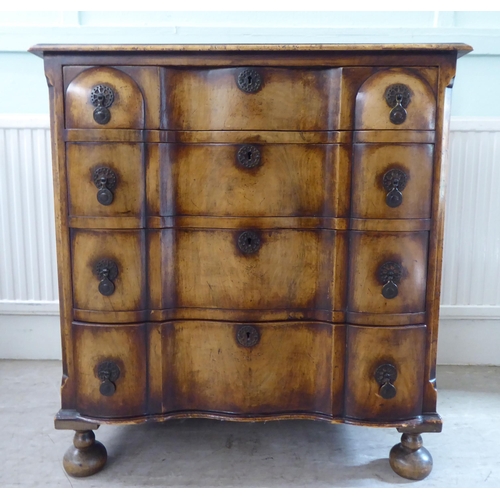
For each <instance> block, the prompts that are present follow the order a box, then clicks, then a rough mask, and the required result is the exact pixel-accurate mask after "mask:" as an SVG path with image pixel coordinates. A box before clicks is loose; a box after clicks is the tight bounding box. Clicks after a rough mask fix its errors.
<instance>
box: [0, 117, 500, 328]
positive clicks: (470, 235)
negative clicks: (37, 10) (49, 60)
mask: <svg viewBox="0 0 500 500" xmlns="http://www.w3.org/2000/svg"><path fill="white" fill-rule="evenodd" d="M52 193H53V190H52V170H51V163H50V136H49V125H48V118H47V117H46V116H40V115H0V314H10V315H12V314H22V315H25V314H37V315H38V314H54V315H57V313H58V308H57V277H56V259H55V236H54V214H53V202H52V196H53V194H52ZM441 303H442V317H443V318H478V319H493V318H500V119H480V118H467V119H463V118H460V119H454V120H452V133H451V139H450V169H449V183H448V192H447V213H446V224H445V249H444V268H443V292H442V297H441Z"/></svg>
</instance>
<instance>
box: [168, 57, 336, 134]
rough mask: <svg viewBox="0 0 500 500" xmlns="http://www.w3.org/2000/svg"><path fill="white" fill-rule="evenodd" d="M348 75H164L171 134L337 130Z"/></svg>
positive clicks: (196, 71)
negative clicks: (342, 79)
mask: <svg viewBox="0 0 500 500" xmlns="http://www.w3.org/2000/svg"><path fill="white" fill-rule="evenodd" d="M341 75H342V70H341V69H339V68H334V69H332V68H329V69H304V68H297V69H287V68H268V67H266V68H262V67H255V68H254V67H237V68H221V69H213V68H209V69H204V68H193V69H189V70H187V69H186V70H184V69H173V68H168V69H165V70H164V88H163V95H164V98H165V114H164V121H163V123H162V128H165V129H169V130H309V131H311V130H337V129H339V128H340V127H339V115H340V113H339V103H340V89H341V84H340V82H341Z"/></svg>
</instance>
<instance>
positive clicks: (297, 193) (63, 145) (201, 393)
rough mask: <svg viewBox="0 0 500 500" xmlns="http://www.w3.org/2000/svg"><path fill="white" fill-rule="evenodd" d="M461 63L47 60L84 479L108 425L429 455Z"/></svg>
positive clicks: (85, 50) (73, 469) (288, 56)
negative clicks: (177, 423) (277, 424)
mask: <svg viewBox="0 0 500 500" xmlns="http://www.w3.org/2000/svg"><path fill="white" fill-rule="evenodd" d="M470 50H471V48H470V47H468V46H466V45H460V44H454V45H451V44H449V45H386V46H382V45H309V46H273V45H270V46H264V45H261V46H245V45H238V46H236V45H235V46H36V47H34V48H33V49H31V51H32V52H34V53H36V54H38V55H41V56H43V57H44V59H45V71H46V76H47V80H48V83H49V88H50V98H51V127H52V140H53V163H54V182H55V184H54V185H55V204H56V225H57V249H58V264H59V285H60V302H61V325H62V346H63V381H62V389H61V395H62V409H61V410H60V411H59V413H58V414H57V417H56V427H57V428H59V429H72V430H75V431H76V434H75V438H74V446H72V447H71V448H70V449H69V450H68V453H67V454H66V455H65V458H64V466H65V468H66V471H67V472H68V473H69V474H71V475H75V476H84V475H90V474H93V473H95V472H97V471H98V470H100V469H101V468H102V467H103V466H104V464H105V462H106V450H105V448H104V446H103V445H102V444H101V443H99V442H98V441H95V437H94V433H93V430H95V429H97V428H98V426H99V425H101V424H113V423H122V424H123V423H138V422H148V421H165V420H167V419H171V418H183V417H186V416H189V417H194V416H197V417H208V418H216V419H223V420H237V421H262V420H273V419H283V418H303V419H322V420H327V421H330V422H333V423H341V422H343V423H351V424H357V425H372V426H385V427H394V428H397V430H399V431H400V432H402V433H403V435H402V440H401V443H400V444H398V445H396V446H395V447H394V448H393V449H392V451H391V453H390V463H391V466H392V467H393V469H394V470H395V471H396V472H397V473H398V474H400V475H402V476H404V477H408V478H412V479H421V478H423V477H425V476H427V474H428V473H429V472H430V470H431V467H432V459H431V456H430V454H429V452H428V451H427V450H426V449H425V448H423V447H422V438H421V433H423V432H439V431H440V430H441V419H440V417H439V415H438V414H437V413H436V384H435V363H436V343H437V327H438V314H439V292H440V276H441V249H442V235H443V209H444V181H445V178H444V174H445V159H446V148H447V122H448V118H449V105H450V92H451V87H452V82H453V78H454V75H455V66H456V59H457V57H458V56H460V55H462V54H465V53H467V52H468V51H470Z"/></svg>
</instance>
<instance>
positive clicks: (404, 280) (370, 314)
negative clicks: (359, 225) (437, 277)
mask: <svg viewBox="0 0 500 500" xmlns="http://www.w3.org/2000/svg"><path fill="white" fill-rule="evenodd" d="M428 237H429V234H428V232H427V231H419V232H397V233H396V232H394V233H389V232H375V231H369V232H368V231H367V232H362V231H353V232H352V233H351V236H350V251H349V254H350V257H349V269H350V271H349V284H348V288H349V291H348V311H349V315H348V319H349V320H350V321H353V322H363V324H366V323H364V320H363V315H365V316H366V320H367V321H376V323H374V324H384V322H385V321H387V322H388V323H387V324H409V323H418V322H424V321H425V317H424V316H423V313H424V311H425V293H426V279H427V251H428ZM412 313H413V314H419V316H418V317H412V315H411V314H412ZM398 315H399V316H398ZM401 321H402V322H406V323H399V322H401ZM380 322H382V323H380Z"/></svg>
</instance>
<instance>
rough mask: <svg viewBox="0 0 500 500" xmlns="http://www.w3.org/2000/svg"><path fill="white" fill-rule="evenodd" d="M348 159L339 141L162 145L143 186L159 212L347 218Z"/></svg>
mask: <svg viewBox="0 0 500 500" xmlns="http://www.w3.org/2000/svg"><path fill="white" fill-rule="evenodd" d="M349 161H350V159H349V153H348V149H347V147H345V146H340V145H338V144H337V145H306V144H251V143H246V144H201V145H195V144H189V145H181V144H177V145H176V144H165V145H161V146H160V154H159V160H157V161H156V162H151V165H155V166H152V168H153V169H158V168H159V169H161V174H160V175H161V178H162V181H160V182H158V181H156V179H157V178H158V173H156V174H154V173H153V172H150V175H151V176H152V177H151V181H150V183H151V186H152V187H151V188H148V189H150V193H151V197H152V198H160V199H161V205H162V208H161V210H162V214H161V215H171V214H175V215H212V216H230V217H241V216H247V217H252V216H255V217H266V216H267V217H270V216H319V217H327V216H330V217H334V216H338V217H347V216H348V210H349V199H348V190H349V174H348V173H349ZM172 186H173V187H172ZM153 190H154V191H153ZM152 191H153V192H152ZM173 193H175V195H174V194H173ZM152 205H153V206H152V209H154V208H153V207H154V206H155V205H156V204H155V203H152Z"/></svg>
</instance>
